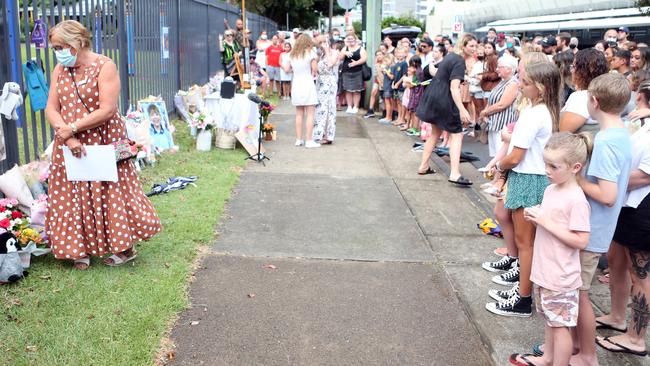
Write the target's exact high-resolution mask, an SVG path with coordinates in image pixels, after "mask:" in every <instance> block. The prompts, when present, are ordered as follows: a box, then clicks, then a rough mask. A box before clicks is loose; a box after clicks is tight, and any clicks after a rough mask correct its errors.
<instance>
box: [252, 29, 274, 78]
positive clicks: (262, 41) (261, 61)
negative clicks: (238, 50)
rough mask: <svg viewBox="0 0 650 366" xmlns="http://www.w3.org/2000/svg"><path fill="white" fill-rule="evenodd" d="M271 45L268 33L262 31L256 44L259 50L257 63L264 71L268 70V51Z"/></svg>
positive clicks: (256, 56) (256, 58) (256, 57)
mask: <svg viewBox="0 0 650 366" xmlns="http://www.w3.org/2000/svg"><path fill="white" fill-rule="evenodd" d="M271 44H272V43H271V40H270V39H269V38H268V36H267V35H266V31H262V32H261V33H260V38H258V39H257V41H256V42H255V48H257V55H255V61H256V62H257V64H258V65H259V66H260V67H261V68H263V69H266V49H267V48H269V46H270V45H271Z"/></svg>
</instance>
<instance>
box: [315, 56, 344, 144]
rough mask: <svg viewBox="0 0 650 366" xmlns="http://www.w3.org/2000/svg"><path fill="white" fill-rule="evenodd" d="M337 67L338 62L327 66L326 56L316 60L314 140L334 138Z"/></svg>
mask: <svg viewBox="0 0 650 366" xmlns="http://www.w3.org/2000/svg"><path fill="white" fill-rule="evenodd" d="M338 69H339V64H338V62H337V63H336V64H335V65H334V66H332V67H328V65H327V57H324V56H323V57H321V58H320V60H319V61H318V79H317V80H316V91H317V93H318V105H317V106H316V112H315V115H314V136H313V137H314V140H322V139H325V140H328V141H333V140H334V135H335V134H336V91H337V88H338V81H339V80H338Z"/></svg>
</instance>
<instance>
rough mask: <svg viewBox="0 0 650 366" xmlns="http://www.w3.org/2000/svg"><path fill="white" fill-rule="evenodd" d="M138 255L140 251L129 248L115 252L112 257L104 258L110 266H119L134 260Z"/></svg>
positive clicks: (105, 262)
mask: <svg viewBox="0 0 650 366" xmlns="http://www.w3.org/2000/svg"><path fill="white" fill-rule="evenodd" d="M137 256H138V253H137V252H136V251H135V250H133V248H131V249H127V250H125V251H123V252H121V253H117V254H113V255H111V256H110V257H108V258H106V259H104V264H105V265H107V266H109V267H119V266H121V265H124V264H126V263H127V262H130V261H132V260H134V259H135V258H136V257H137Z"/></svg>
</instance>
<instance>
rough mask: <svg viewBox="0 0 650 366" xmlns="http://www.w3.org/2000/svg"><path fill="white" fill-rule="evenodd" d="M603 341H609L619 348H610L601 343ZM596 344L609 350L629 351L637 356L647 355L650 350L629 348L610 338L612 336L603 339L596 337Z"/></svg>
mask: <svg viewBox="0 0 650 366" xmlns="http://www.w3.org/2000/svg"><path fill="white" fill-rule="evenodd" d="M602 341H605V342H607V343H609V344H610V345H612V346H614V347H618V348H619V349H612V348H608V347H606V346H605V345H604V344H602V343H601V342H602ZM596 344H597V345H599V346H600V347H602V348H604V349H605V350H607V351H609V352H613V353H628V354H631V355H635V356H647V355H648V351H635V350H633V349H629V348H627V347H625V346H624V345H622V344H620V343H616V342H614V341H612V340H611V339H610V337H605V338H603V339H600V338H596Z"/></svg>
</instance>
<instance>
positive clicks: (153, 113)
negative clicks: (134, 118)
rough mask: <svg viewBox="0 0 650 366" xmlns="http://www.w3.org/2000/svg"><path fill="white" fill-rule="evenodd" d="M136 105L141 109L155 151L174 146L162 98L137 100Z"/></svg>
mask: <svg viewBox="0 0 650 366" xmlns="http://www.w3.org/2000/svg"><path fill="white" fill-rule="evenodd" d="M138 107H139V108H140V110H142V116H143V120H144V121H143V122H144V123H146V124H147V125H148V126H149V132H150V134H151V138H152V141H153V145H154V146H155V147H156V150H157V151H165V150H168V149H173V148H174V147H175V145H174V141H173V139H172V132H171V130H170V129H169V116H168V115H167V107H166V106H165V102H164V101H162V100H156V101H142V100H141V101H139V102H138Z"/></svg>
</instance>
